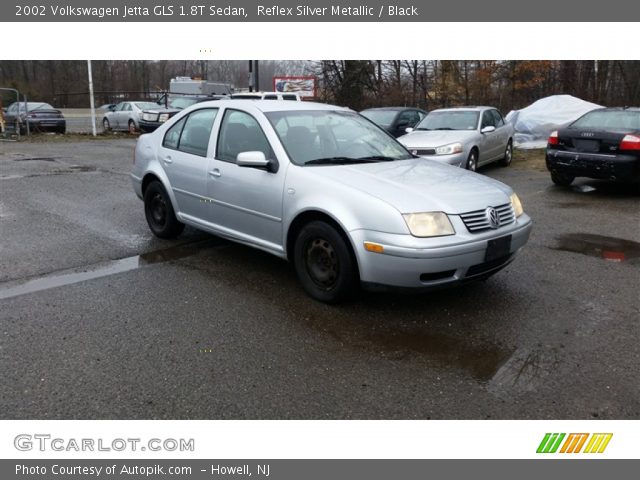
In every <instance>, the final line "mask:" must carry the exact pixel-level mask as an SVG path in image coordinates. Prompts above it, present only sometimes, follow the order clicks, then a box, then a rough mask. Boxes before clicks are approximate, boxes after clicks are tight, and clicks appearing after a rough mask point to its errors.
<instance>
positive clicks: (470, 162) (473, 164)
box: [465, 148, 478, 172]
mask: <svg viewBox="0 0 640 480" xmlns="http://www.w3.org/2000/svg"><path fill="white" fill-rule="evenodd" d="M465 168H466V169H467V170H469V171H471V172H475V171H476V170H478V150H476V149H475V148H472V149H471V151H470V152H469V156H468V157H467V163H466V164H465Z"/></svg>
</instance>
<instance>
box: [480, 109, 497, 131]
mask: <svg viewBox="0 0 640 480" xmlns="http://www.w3.org/2000/svg"><path fill="white" fill-rule="evenodd" d="M495 126H496V125H495V120H494V119H493V115H492V114H491V110H486V111H485V112H484V113H483V114H482V125H481V126H480V128H481V129H482V128H484V127H495Z"/></svg>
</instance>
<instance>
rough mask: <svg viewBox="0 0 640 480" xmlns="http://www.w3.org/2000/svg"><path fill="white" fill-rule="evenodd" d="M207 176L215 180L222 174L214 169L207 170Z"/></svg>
mask: <svg viewBox="0 0 640 480" xmlns="http://www.w3.org/2000/svg"><path fill="white" fill-rule="evenodd" d="M209 175H211V176H212V177H216V178H217V177H221V176H222V173H220V170H218V169H217V168H214V169H213V170H209Z"/></svg>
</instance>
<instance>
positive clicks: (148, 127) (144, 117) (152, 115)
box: [138, 95, 228, 133]
mask: <svg viewBox="0 0 640 480" xmlns="http://www.w3.org/2000/svg"><path fill="white" fill-rule="evenodd" d="M221 98H228V97H226V96H223V95H206V96H204V95H201V96H196V95H189V96H180V97H172V98H171V100H169V102H168V104H167V106H162V105H160V104H159V105H158V108H151V109H146V110H143V111H142V114H141V115H140V120H139V121H138V124H139V125H138V126H139V127H140V131H141V132H143V133H149V132H153V131H154V130H155V129H156V128H158V127H159V126H160V125H162V124H163V123H164V122H166V121H167V120H169V119H170V118H171V117H173V116H174V115H175V114H176V113H178V112H179V111H180V110H183V109H185V108H187V107H190V106H191V105H195V104H196V103H200V102H206V101H208V100H220V99H221Z"/></svg>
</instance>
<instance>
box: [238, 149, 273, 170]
mask: <svg viewBox="0 0 640 480" xmlns="http://www.w3.org/2000/svg"><path fill="white" fill-rule="evenodd" d="M236 164H237V165H238V166H239V167H253V168H269V166H270V165H271V161H270V160H267V157H265V156H264V152H260V151H255V152H240V153H239V154H238V156H237V157H236Z"/></svg>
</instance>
